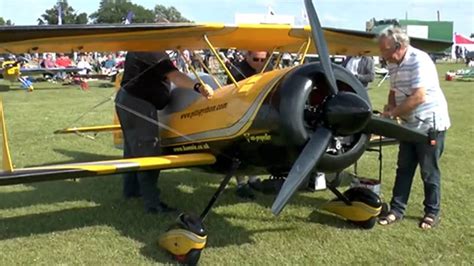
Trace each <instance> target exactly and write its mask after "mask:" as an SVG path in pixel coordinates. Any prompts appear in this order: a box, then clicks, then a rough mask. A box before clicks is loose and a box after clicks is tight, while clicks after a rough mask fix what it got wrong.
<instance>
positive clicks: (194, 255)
mask: <svg viewBox="0 0 474 266" xmlns="http://www.w3.org/2000/svg"><path fill="white" fill-rule="evenodd" d="M201 251H202V250H197V249H193V250H191V251H189V252H188V254H186V255H183V256H177V255H174V256H173V257H174V259H175V260H176V261H177V262H179V263H181V264H185V265H197V263H198V261H199V258H200V257H201Z"/></svg>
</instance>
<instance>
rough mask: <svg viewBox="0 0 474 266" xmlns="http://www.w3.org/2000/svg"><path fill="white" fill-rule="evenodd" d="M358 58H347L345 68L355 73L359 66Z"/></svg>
mask: <svg viewBox="0 0 474 266" xmlns="http://www.w3.org/2000/svg"><path fill="white" fill-rule="evenodd" d="M360 59H361V58H360V57H358V56H354V57H351V59H349V62H347V65H346V68H347V70H349V71H350V72H352V74H353V75H357V68H358V67H359V62H360Z"/></svg>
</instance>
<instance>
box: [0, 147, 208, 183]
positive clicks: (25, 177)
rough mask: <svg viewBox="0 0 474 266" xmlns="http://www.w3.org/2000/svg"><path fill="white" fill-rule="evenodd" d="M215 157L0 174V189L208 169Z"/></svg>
mask: <svg viewBox="0 0 474 266" xmlns="http://www.w3.org/2000/svg"><path fill="white" fill-rule="evenodd" d="M215 162H216V157H214V155H212V154H209V153H189V154H180V155H166V156H155V157H140V158H131V159H121V160H109V161H97V162H87V163H72V164H60V165H50V166H44V167H31V168H20V169H15V171H14V172H9V171H2V172H0V186H6V185H14V184H22V183H33V182H39V181H51V180H61V179H69V178H80V177H92V176H98V175H110V174H118V173H125V172H134V171H143V170H152V169H171V168H181V167H192V166H199V165H210V164H214V163H215Z"/></svg>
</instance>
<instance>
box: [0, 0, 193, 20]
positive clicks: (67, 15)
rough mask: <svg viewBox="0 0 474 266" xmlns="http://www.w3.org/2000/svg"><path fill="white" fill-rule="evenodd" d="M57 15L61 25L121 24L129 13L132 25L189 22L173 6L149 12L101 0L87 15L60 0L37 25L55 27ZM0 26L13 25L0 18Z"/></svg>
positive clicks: (120, 0) (123, 0) (114, 0)
mask: <svg viewBox="0 0 474 266" xmlns="http://www.w3.org/2000/svg"><path fill="white" fill-rule="evenodd" d="M59 13H61V24H88V23H92V24H101V23H122V22H124V20H125V18H126V16H127V14H130V13H131V14H133V22H134V23H152V22H155V21H161V22H191V21H190V20H188V19H187V18H185V17H183V16H182V15H181V13H180V12H179V11H178V10H177V9H176V8H175V7H173V6H170V7H166V6H163V5H160V4H157V5H156V6H155V8H154V9H153V10H150V9H147V8H145V7H143V6H141V5H138V4H134V3H132V1H130V0H101V1H100V4H99V8H98V9H97V11H95V12H93V13H92V14H90V15H87V13H85V12H83V13H79V12H77V11H76V10H75V9H74V8H73V7H72V6H71V5H69V3H68V2H67V0H61V1H58V2H57V3H56V4H55V5H54V6H53V7H51V8H49V9H46V10H45V11H44V13H43V14H42V15H41V16H40V17H39V18H38V19H37V22H38V25H57V24H58V23H59V16H58V14H59ZM0 25H14V23H13V22H12V21H11V20H10V19H8V20H6V19H4V18H2V17H0Z"/></svg>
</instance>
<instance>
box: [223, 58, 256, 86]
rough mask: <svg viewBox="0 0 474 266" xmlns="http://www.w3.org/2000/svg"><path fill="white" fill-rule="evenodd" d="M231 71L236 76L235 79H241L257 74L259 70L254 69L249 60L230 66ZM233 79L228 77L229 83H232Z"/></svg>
mask: <svg viewBox="0 0 474 266" xmlns="http://www.w3.org/2000/svg"><path fill="white" fill-rule="evenodd" d="M229 70H230V73H231V74H232V76H233V77H234V79H235V81H241V80H243V79H246V78H248V77H250V76H253V75H255V74H257V71H256V70H255V69H253V68H252V67H251V66H250V65H249V63H247V61H245V60H244V61H242V62H238V63H236V64H234V65H232V66H231V67H230V69H229ZM231 83H232V80H231V79H230V78H228V79H227V84H231Z"/></svg>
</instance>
